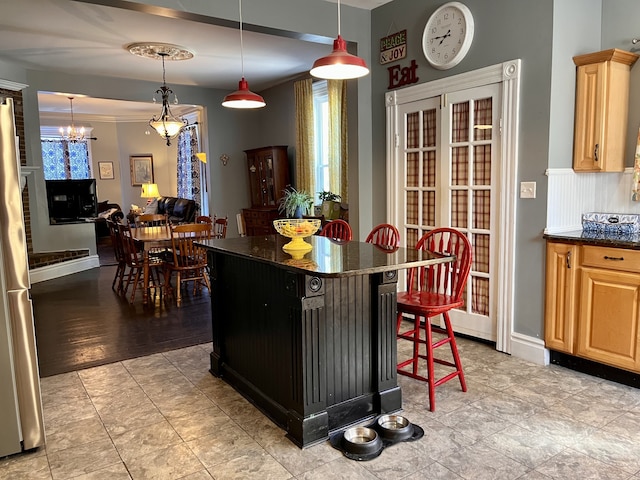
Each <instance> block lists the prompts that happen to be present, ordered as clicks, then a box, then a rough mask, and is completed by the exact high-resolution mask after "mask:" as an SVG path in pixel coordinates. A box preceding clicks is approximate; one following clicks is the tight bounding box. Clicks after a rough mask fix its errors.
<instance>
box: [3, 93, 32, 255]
mask: <svg viewBox="0 0 640 480" xmlns="http://www.w3.org/2000/svg"><path fill="white" fill-rule="evenodd" d="M0 97H1V98H7V97H8V98H12V99H13V110H14V116H15V122H16V133H17V135H18V139H19V145H18V149H19V151H20V165H26V164H27V149H26V146H25V138H24V104H23V102H22V92H21V91H17V92H16V91H14V90H7V89H4V88H0ZM22 208H23V210H24V226H25V234H26V237H27V252H28V253H29V254H31V253H32V252H33V241H32V238H31V212H30V211H29V186H26V187H25V188H24V190H23V192H22Z"/></svg>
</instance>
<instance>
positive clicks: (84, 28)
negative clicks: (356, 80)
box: [0, 0, 391, 118]
mask: <svg viewBox="0 0 640 480" xmlns="http://www.w3.org/2000/svg"><path fill="white" fill-rule="evenodd" d="M317 1H328V2H334V3H335V2H336V0H317ZM389 1H391V0H341V4H343V5H350V6H353V7H357V8H363V9H368V10H371V9H373V8H375V7H378V6H380V5H382V4H384V3H388V2H389ZM0 5H1V7H2V8H1V10H0V11H1V12H2V15H1V16H0V59H6V60H8V61H11V62H17V63H19V64H22V65H24V66H25V68H29V69H34V70H54V71H63V72H66V73H71V74H77V75H98V76H105V77H118V78H131V79H136V80H146V81H155V82H157V83H158V86H159V85H160V84H161V82H162V64H161V63H160V62H159V61H157V60H153V59H147V58H141V57H137V56H134V55H132V54H130V53H129V52H128V51H127V50H126V49H125V47H126V45H128V44H130V43H134V42H163V43H173V44H177V45H181V46H183V47H185V48H186V49H188V50H190V51H192V52H194V54H195V56H194V58H192V59H190V60H183V61H168V62H166V80H167V84H168V85H169V86H170V87H172V88H173V90H174V91H175V92H176V93H177V94H178V98H180V91H179V85H194V86H203V87H208V88H219V89H222V90H229V91H233V90H235V89H236V88H237V86H238V80H239V79H240V76H241V72H242V63H241V55H240V32H239V29H238V28H237V26H235V27H234V28H228V27H223V26H218V25H213V24H212V23H206V22H207V21H209V22H210V21H213V20H211V19H205V18H198V17H194V19H193V20H186V19H183V18H169V17H166V16H160V15H152V14H150V13H144V12H142V11H132V10H125V9H121V8H116V7H109V6H103V5H96V4H92V3H90V2H84V1H79V2H76V1H73V0H0ZM245 10H246V9H245ZM243 13H244V17H245V28H244V29H243V46H244V74H245V77H246V78H247V80H248V81H249V87H250V88H251V90H253V91H258V92H259V91H260V90H263V89H265V88H268V87H270V86H273V85H276V84H278V83H280V82H281V81H283V80H285V79H288V78H291V77H293V76H296V75H299V74H300V73H302V72H304V71H308V70H309V68H310V67H311V65H312V63H313V61H314V60H315V59H316V58H319V57H321V56H324V55H326V54H327V53H329V52H330V49H331V46H330V45H331V41H332V39H330V38H314V39H313V41H303V40H298V39H294V38H286V37H281V36H275V35H268V34H264V33H256V32H252V31H250V29H251V26H250V25H248V24H247V23H246V16H247V15H246V11H245V12H243ZM62 93H71V94H75V93H77V92H62ZM152 95H153V92H150V94H149V96H150V99H149V100H150V101H151V97H152ZM66 97H67V95H48V94H41V95H40V96H39V102H40V109H41V112H42V114H43V116H47V115H52V114H54V113H55V112H58V113H59V112H68V111H69V100H68V99H67V98H66ZM125 103H126V105H122V106H121V107H122V108H123V109H124V110H123V112H122V113H124V111H125V110H126V111H127V112H128V114H130V115H134V116H136V117H137V116H142V117H146V116H148V112H149V111H151V112H155V110H157V109H158V107H157V106H155V105H153V104H152V103H149V104H147V103H140V104H135V103H134V102H125ZM129 104H130V105H129ZM105 109H106V110H105ZM118 109H120V107H118ZM73 110H74V114H75V115H77V116H78V118H81V117H82V115H83V114H91V115H98V116H113V115H114V112H115V106H114V104H113V102H110V101H100V100H99V99H90V98H79V97H77V96H76V99H75V100H74V102H73ZM172 110H174V113H177V114H180V108H178V107H175V108H174V107H172Z"/></svg>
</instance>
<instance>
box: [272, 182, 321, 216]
mask: <svg viewBox="0 0 640 480" xmlns="http://www.w3.org/2000/svg"><path fill="white" fill-rule="evenodd" d="M283 193H284V195H283V196H282V198H281V199H280V201H279V204H278V211H279V212H280V213H281V214H284V215H285V216H286V217H288V218H302V216H303V215H309V213H310V212H311V208H312V207H313V197H312V196H311V195H310V194H309V193H308V192H305V191H304V190H296V189H295V188H293V187H287V188H286V189H285V190H283Z"/></svg>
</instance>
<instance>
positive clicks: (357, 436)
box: [342, 427, 382, 454]
mask: <svg viewBox="0 0 640 480" xmlns="http://www.w3.org/2000/svg"><path fill="white" fill-rule="evenodd" d="M342 447H343V448H344V450H345V451H346V452H349V453H355V454H371V453H375V452H378V451H379V450H380V449H381V448H382V440H381V439H380V437H379V436H378V433H377V432H376V431H375V430H374V429H372V428H366V427H353V428H348V429H346V430H345V431H344V436H343V438H342Z"/></svg>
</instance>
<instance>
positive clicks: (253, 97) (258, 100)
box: [222, 0, 266, 108]
mask: <svg viewBox="0 0 640 480" xmlns="http://www.w3.org/2000/svg"><path fill="white" fill-rule="evenodd" d="M238 6H239V11H240V63H241V65H242V79H241V80H240V81H239V82H238V90H236V91H235V92H233V93H230V94H229V95H227V96H226V97H224V100H223V101H222V106H223V107H227V108H261V107H264V106H265V105H266V102H265V101H264V98H262V97H261V96H260V95H258V94H257V93H254V92H252V91H251V90H249V83H248V82H247V81H246V80H245V78H244V48H243V44H242V0H238Z"/></svg>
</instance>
